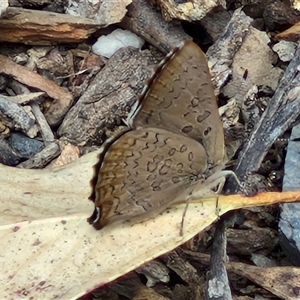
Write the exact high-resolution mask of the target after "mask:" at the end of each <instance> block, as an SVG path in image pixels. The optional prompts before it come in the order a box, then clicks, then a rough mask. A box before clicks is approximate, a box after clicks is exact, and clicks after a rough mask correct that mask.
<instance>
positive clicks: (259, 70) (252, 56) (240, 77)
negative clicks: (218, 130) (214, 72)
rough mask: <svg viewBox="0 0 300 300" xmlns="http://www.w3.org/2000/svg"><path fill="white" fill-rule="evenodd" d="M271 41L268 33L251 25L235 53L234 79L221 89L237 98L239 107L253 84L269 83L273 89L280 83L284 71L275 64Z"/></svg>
mask: <svg viewBox="0 0 300 300" xmlns="http://www.w3.org/2000/svg"><path fill="white" fill-rule="evenodd" d="M269 42H270V40H269V38H268V36H267V34H266V33H264V32H261V31H259V30H257V29H255V28H254V27H252V26H250V27H249V29H248V32H247V34H246V36H245V37H244V39H243V43H242V45H241V47H240V49H239V50H238V51H237V53H236V54H235V55H234V58H233V61H232V64H231V69H232V80H231V81H230V82H229V83H228V84H227V85H226V86H224V88H223V89H221V93H222V94H224V96H225V97H229V98H235V99H236V101H237V103H238V105H239V107H241V106H242V103H243V99H244V97H245V95H246V94H247V92H248V90H249V89H250V88H251V87H252V86H253V85H255V84H259V85H267V86H269V87H271V88H272V89H275V88H276V87H277V85H278V81H279V79H280V77H281V76H282V73H283V71H282V70H281V69H280V68H277V67H274V66H273V63H274V62H275V56H274V53H273V51H272V49H271V48H270V47H269V46H268V43H269ZM245 72H247V76H246V79H245V78H244V74H245Z"/></svg>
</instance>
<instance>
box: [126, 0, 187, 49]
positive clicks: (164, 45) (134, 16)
mask: <svg viewBox="0 0 300 300" xmlns="http://www.w3.org/2000/svg"><path fill="white" fill-rule="evenodd" d="M121 26H122V27H123V28H124V29H128V30H131V31H133V32H135V33H136V34H137V35H139V36H142V37H143V38H144V39H145V40H146V41H147V42H149V43H150V44H151V45H153V46H155V47H156V48H158V49H159V50H160V51H161V52H163V53H168V52H169V51H170V50H172V49H174V48H175V47H177V46H178V45H179V44H180V43H181V42H182V41H186V40H190V39H191V37H190V36H189V35H187V34H186V33H185V32H184V30H183V28H182V26H181V24H176V23H175V22H169V23H166V22H165V21H164V20H163V19H162V16H161V14H160V13H159V12H158V11H157V10H155V9H154V8H153V7H151V5H150V4H148V3H147V1H145V0H133V1H132V4H130V5H129V7H128V13H127V15H126V16H125V18H124V20H123V21H122V23H121Z"/></svg>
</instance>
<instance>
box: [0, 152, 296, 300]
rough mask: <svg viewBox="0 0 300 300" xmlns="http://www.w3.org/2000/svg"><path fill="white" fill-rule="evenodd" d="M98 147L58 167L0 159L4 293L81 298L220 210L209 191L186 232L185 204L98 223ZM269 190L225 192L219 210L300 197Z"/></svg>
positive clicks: (193, 208)
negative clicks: (94, 191)
mask: <svg viewBox="0 0 300 300" xmlns="http://www.w3.org/2000/svg"><path fill="white" fill-rule="evenodd" d="M98 155H99V152H93V153H89V154H87V155H85V156H83V157H81V158H80V159H78V161H76V162H74V163H71V164H69V165H66V166H63V167H60V168H55V169H44V170H26V169H16V168H11V167H4V166H3V165H0V174H2V175H1V176H2V178H1V182H2V186H3V187H5V189H4V190H3V191H2V195H1V202H0V203H1V207H0V209H1V211H2V212H3V213H2V218H1V225H0V245H1V249H2V251H1V255H0V266H1V274H0V295H1V296H2V297H3V298H5V299H16V298H18V299H28V298H30V299H32V300H34V299H52V298H56V299H75V298H78V297H80V296H81V295H83V294H85V293H86V292H88V291H91V290H92V289H94V288H96V287H99V286H102V285H104V284H106V283H108V282H110V281H112V280H114V279H116V278H118V277H120V276H122V275H123V274H126V273H127V272H129V271H131V270H134V269H136V268H138V267H139V266H141V265H142V264H144V263H146V262H148V261H150V260H152V259H154V258H155V257H158V256H159V255H162V254H165V253H166V252H169V251H171V250H172V249H174V248H176V247H177V246H179V245H181V244H182V243H184V242H186V241H188V240H189V239H191V238H192V237H193V236H195V235H196V234H198V233H199V232H200V231H202V230H203V229H205V228H206V227H207V226H209V225H210V224H211V223H213V222H214V221H215V220H216V219H217V218H218V216H217V215H216V213H215V211H216V198H215V199H210V200H209V199H205V200H203V199H202V200H199V201H195V202H193V203H191V204H190V205H189V209H188V211H187V215H186V217H185V223H184V228H183V230H184V235H183V236H180V235H179V228H180V223H181V218H182V212H183V210H184V207H185V204H182V205H179V206H176V207H174V208H172V209H169V210H167V211H166V212H165V213H164V214H162V215H159V216H158V217H156V218H155V219H150V220H148V221H146V222H144V223H139V224H135V225H133V226H132V225H129V224H113V225H111V226H107V227H105V228H104V229H102V230H101V231H96V230H95V229H94V228H93V227H92V226H90V225H89V224H88V223H87V220H86V219H87V218H88V217H89V216H90V214H91V213H92V211H93V204H92V203H91V202H89V201H88V200H87V198H88V196H89V194H90V192H91V187H90V184H89V181H90V179H91V178H92V177H93V166H94V165H95V163H96V162H97V160H98ZM3 174H5V175H6V176H4V175H3ZM13 183H14V184H13ZM26 191H27V192H26ZM264 195H265V197H264V198H262V197H260V198H259V197H252V198H247V197H242V196H238V195H236V196H222V197H219V206H218V207H219V209H220V215H222V214H223V213H225V212H227V211H229V210H232V209H236V208H241V207H247V206H253V205H264V204H272V203H275V202H278V201H279V199H280V200H281V202H283V201H285V200H286V201H295V199H300V195H299V193H295V192H294V193H292V192H291V193H269V194H264ZM280 197H281V198H280ZM162 228H163V230H162Z"/></svg>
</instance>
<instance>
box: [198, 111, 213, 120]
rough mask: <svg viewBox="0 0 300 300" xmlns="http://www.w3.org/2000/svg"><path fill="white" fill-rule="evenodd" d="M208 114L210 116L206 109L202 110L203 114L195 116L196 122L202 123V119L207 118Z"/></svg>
mask: <svg viewBox="0 0 300 300" xmlns="http://www.w3.org/2000/svg"><path fill="white" fill-rule="evenodd" d="M209 116H210V112H209V111H207V110H206V111H204V113H203V114H201V115H198V116H197V122H198V123H202V122H204V120H205V119H207V118H208V117H209Z"/></svg>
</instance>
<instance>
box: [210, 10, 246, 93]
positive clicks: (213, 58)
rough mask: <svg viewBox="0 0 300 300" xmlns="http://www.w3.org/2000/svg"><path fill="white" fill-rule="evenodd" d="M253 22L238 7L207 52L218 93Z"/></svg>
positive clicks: (229, 73) (230, 71)
mask: <svg viewBox="0 0 300 300" xmlns="http://www.w3.org/2000/svg"><path fill="white" fill-rule="evenodd" d="M251 22H252V19H251V18H249V17H247V16H246V15H245V14H244V13H243V11H242V10H241V9H237V10H236V11H235V12H234V13H233V15H232V18H231V20H230V22H229V23H228V24H227V27H226V29H225V31H224V33H223V34H222V36H221V37H220V38H219V39H218V40H217V41H216V42H215V43H214V44H213V45H212V46H211V47H210V48H209V49H208V51H207V52H206V56H207V59H208V65H209V68H210V71H211V75H212V81H213V83H214V86H215V94H216V95H218V94H219V93H220V89H221V87H222V86H223V85H224V83H225V82H226V81H227V80H228V78H229V76H230V75H231V73H232V70H231V68H230V66H231V64H232V60H233V57H234V55H235V54H236V53H237V52H238V50H239V49H240V47H241V45H242V44H243V40H244V38H245V36H246V35H247V33H248V31H249V27H250V24H251Z"/></svg>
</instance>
